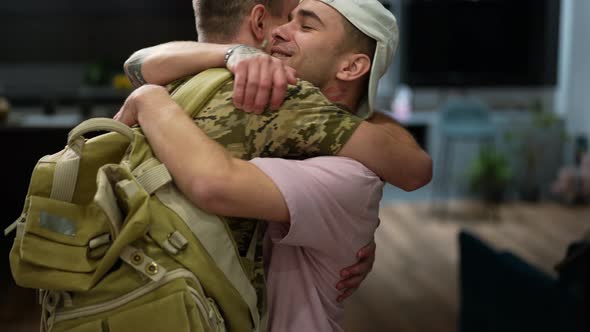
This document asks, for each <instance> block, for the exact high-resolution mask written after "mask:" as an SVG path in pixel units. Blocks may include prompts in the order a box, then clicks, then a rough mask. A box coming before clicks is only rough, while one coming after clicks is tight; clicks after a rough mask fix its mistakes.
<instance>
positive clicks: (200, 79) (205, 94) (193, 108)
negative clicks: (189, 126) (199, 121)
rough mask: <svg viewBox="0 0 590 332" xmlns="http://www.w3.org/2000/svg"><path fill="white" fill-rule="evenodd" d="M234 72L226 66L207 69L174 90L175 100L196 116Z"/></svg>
mask: <svg viewBox="0 0 590 332" xmlns="http://www.w3.org/2000/svg"><path fill="white" fill-rule="evenodd" d="M232 77H233V76H232V74H231V72H230V71H229V70H227V69H225V68H213V69H208V70H205V71H203V72H201V73H199V74H197V75H195V76H193V77H192V78H191V79H189V80H188V81H186V82H185V83H183V84H181V85H180V86H178V87H177V88H176V89H174V91H172V93H171V96H172V98H174V100H175V101H176V102H177V103H178V104H179V105H180V106H181V107H182V108H183V109H184V110H185V111H186V112H187V114H188V115H189V116H190V117H191V118H194V117H195V116H197V114H198V113H199V112H200V111H201V109H202V108H203V107H204V106H205V105H206V104H207V103H208V102H209V100H210V99H211V98H212V97H213V96H214V95H215V94H216V93H217V91H219V89H220V88H221V87H222V86H223V84H225V83H226V82H228V81H229V80H231V79H232Z"/></svg>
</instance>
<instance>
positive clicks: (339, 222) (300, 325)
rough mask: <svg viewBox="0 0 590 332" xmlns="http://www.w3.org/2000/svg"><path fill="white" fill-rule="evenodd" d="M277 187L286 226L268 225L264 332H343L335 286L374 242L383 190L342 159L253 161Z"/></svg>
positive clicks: (368, 174)
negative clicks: (345, 269)
mask: <svg viewBox="0 0 590 332" xmlns="http://www.w3.org/2000/svg"><path fill="white" fill-rule="evenodd" d="M251 162H252V163H253V164H254V165H256V166H257V167H258V168H259V169H260V170H262V171H263V172H264V173H265V174H266V175H267V176H268V177H269V178H270V179H271V180H272V181H273V182H274V184H275V185H276V186H277V188H278V189H279V190H280V192H281V194H282V198H283V199H284V201H285V203H286V205H287V208H288V210H289V216H290V223H268V229H267V234H266V235H267V236H266V241H265V247H264V255H265V265H266V273H267V293H268V294H267V296H268V298H267V300H268V314H269V319H268V327H269V331H343V330H344V329H343V323H344V317H343V313H344V306H343V305H342V303H340V302H338V301H337V300H336V299H337V297H338V293H339V292H338V290H337V289H336V288H334V285H335V284H336V283H337V282H338V280H339V279H340V276H339V271H340V269H341V267H342V266H348V265H351V264H352V263H354V255H355V252H356V248H360V247H362V246H363V245H365V244H366V243H368V242H370V241H371V240H372V239H373V234H374V232H375V229H376V228H377V226H378V224H379V219H378V217H379V216H378V214H379V201H380V200H381V194H382V191H383V182H382V181H381V180H380V179H379V178H378V177H377V176H376V175H375V174H374V173H373V172H371V171H370V170H369V169H367V168H366V167H365V166H363V165H362V164H360V163H359V162H357V161H355V160H352V159H348V158H342V157H317V158H312V159H307V160H304V161H292V160H284V159H273V158H266V159H261V158H257V159H254V160H252V161H251Z"/></svg>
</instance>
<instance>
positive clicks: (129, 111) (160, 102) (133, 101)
mask: <svg viewBox="0 0 590 332" xmlns="http://www.w3.org/2000/svg"><path fill="white" fill-rule="evenodd" d="M172 104H174V101H173V100H172V98H171V97H170V95H169V94H168V91H166V89H165V88H164V87H162V86H159V85H151V84H147V85H142V86H141V87H139V88H137V89H136V90H135V91H133V92H132V93H131V94H130V95H129V96H128V97H127V99H126V100H125V103H124V104H123V106H122V107H121V109H120V110H119V112H118V113H117V114H115V116H114V119H115V120H117V121H120V122H123V123H124V124H126V125H128V126H133V125H136V124H138V122H139V121H138V116H139V110H144V109H147V108H149V109H150V110H163V109H166V108H167V107H170V106H171V105H172Z"/></svg>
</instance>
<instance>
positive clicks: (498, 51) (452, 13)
mask: <svg viewBox="0 0 590 332" xmlns="http://www.w3.org/2000/svg"><path fill="white" fill-rule="evenodd" d="M401 23H402V26H401V33H402V37H401V38H402V47H401V55H402V59H401V60H402V67H401V72H402V81H403V82H404V83H406V84H408V85H410V86H507V85H510V86H551V85H555V83H556V72H557V47H558V30H559V27H558V25H559V0H405V1H404V3H403V8H402V20H401Z"/></svg>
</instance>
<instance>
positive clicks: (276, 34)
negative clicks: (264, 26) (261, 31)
mask: <svg viewBox="0 0 590 332" xmlns="http://www.w3.org/2000/svg"><path fill="white" fill-rule="evenodd" d="M289 24H290V22H289V23H287V24H283V25H281V26H278V27H276V28H275V29H274V30H273V31H272V38H273V39H274V41H275V42H286V41H288V40H289V33H288V26H289Z"/></svg>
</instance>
